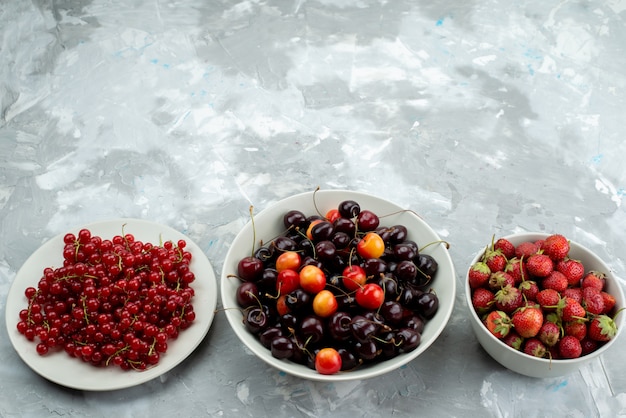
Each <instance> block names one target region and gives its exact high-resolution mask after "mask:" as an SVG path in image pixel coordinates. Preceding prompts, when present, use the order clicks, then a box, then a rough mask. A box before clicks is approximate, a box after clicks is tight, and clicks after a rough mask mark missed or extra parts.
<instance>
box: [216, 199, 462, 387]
mask: <svg viewBox="0 0 626 418" xmlns="http://www.w3.org/2000/svg"><path fill="white" fill-rule="evenodd" d="M315 194H317V195H319V196H323V197H324V198H326V199H331V200H333V201H336V203H339V202H340V201H341V200H346V199H353V200H355V201H357V202H360V201H378V202H380V203H382V204H383V205H385V206H387V207H389V208H390V209H392V210H393V211H402V212H403V213H406V214H407V216H410V217H412V218H414V221H415V222H417V223H419V224H420V225H421V226H422V227H423V228H425V230H426V231H428V233H429V235H433V236H434V237H436V238H437V240H441V238H440V237H439V235H438V234H437V233H436V231H435V230H434V229H433V228H432V227H431V226H430V225H429V224H428V223H426V221H425V220H424V219H423V218H422V217H421V216H420V215H418V214H417V213H416V212H414V211H412V210H407V209H405V208H402V207H401V206H399V205H398V204H396V203H394V202H392V201H390V200H388V199H385V198H382V197H379V196H376V195H374V194H371V193H366V192H360V191H353V190H343V189H329V190H322V189H317V190H315V191H308V192H303V193H298V194H295V195H291V196H288V197H286V198H284V199H280V200H278V201H275V202H273V203H271V204H269V205H268V206H267V207H266V208H264V209H263V210H261V211H260V212H258V213H257V214H255V215H254V219H255V223H257V224H258V222H259V220H260V219H264V218H266V217H271V216H277V215H275V214H274V215H273V212H275V211H276V210H277V209H278V208H279V207H280V206H284V205H286V204H287V203H289V202H297V201H300V200H301V199H305V198H307V199H313V196H314V195H315ZM359 199H360V200H359ZM294 209H297V207H294ZM362 209H367V207H364V206H363V205H362ZM393 215H396V213H395V212H393ZM281 219H282V215H281ZM381 224H382V222H381ZM390 225H391V224H390ZM251 229H252V221H251V220H249V221H248V222H247V223H246V224H245V225H244V226H243V227H242V228H241V230H240V231H239V232H238V233H237V235H236V236H235V238H234V239H233V240H232V241H231V244H230V245H231V246H230V248H229V250H228V252H227V254H226V257H225V258H224V264H223V268H222V272H221V274H220V280H221V283H220V293H221V301H222V305H223V308H224V309H225V311H226V317H227V319H228V322H229V324H230V326H231V328H232V329H233V331H234V332H235V334H236V335H237V337H238V338H239V339H240V340H241V342H242V343H243V344H244V345H245V346H246V347H247V348H248V349H249V350H251V351H252V352H253V353H254V354H255V355H256V356H257V357H259V358H260V359H261V360H263V361H264V362H265V363H266V364H268V365H271V366H273V367H274V368H276V369H277V370H279V371H281V372H284V373H287V374H290V375H293V376H297V377H300V378H304V379H308V380H314V381H327V382H339V381H351V380H363V379H369V378H372V377H375V376H380V375H383V374H386V373H388V372H390V371H393V370H396V369H398V368H400V367H402V366H406V365H407V364H408V363H409V362H411V361H413V360H415V359H416V358H417V357H418V356H419V355H421V353H423V352H424V351H426V350H427V349H428V348H429V347H430V346H431V345H432V344H433V343H434V342H435V341H436V340H437V339H438V338H439V336H440V335H441V333H442V332H443V331H444V329H445V327H446V326H447V324H448V322H449V320H450V317H451V316H452V312H453V310H454V305H455V300H456V294H457V293H456V290H457V289H456V269H455V266H454V262H453V260H452V257H451V255H450V251H449V249H447V248H445V246H436V247H434V248H435V249H434V250H433V251H442V254H443V256H444V258H443V259H438V260H437V262H438V263H439V265H443V264H444V263H445V264H446V265H447V268H448V269H449V272H448V275H449V279H448V281H447V282H446V287H447V288H448V289H449V290H448V292H449V293H450V300H446V301H445V304H440V308H439V312H438V313H437V314H438V315H441V317H440V318H441V319H439V321H438V322H439V325H438V326H437V328H436V329H434V330H433V332H432V338H431V339H429V340H428V341H423V340H422V342H421V343H420V345H419V346H418V347H417V349H416V350H414V351H412V352H409V353H404V354H399V355H398V356H396V357H394V358H393V359H389V360H385V361H382V362H379V363H376V364H372V365H367V366H364V367H363V368H362V369H358V370H352V371H343V372H339V373H336V374H332V375H323V374H320V373H318V372H316V371H315V370H313V369H310V368H309V367H307V366H306V365H302V364H299V363H295V362H292V361H290V360H280V359H276V358H274V357H272V356H271V354H270V351H269V350H268V349H267V348H265V347H264V346H262V345H261V344H260V342H259V341H258V339H257V338H256V337H254V336H253V335H252V334H250V333H249V332H248V331H247V330H246V329H245V328H244V327H242V326H241V316H239V317H238V318H237V317H236V316H235V315H233V314H232V313H230V312H229V311H232V309H227V308H232V307H233V306H232V305H231V304H230V303H229V301H228V300H227V297H226V293H231V291H230V290H229V286H230V285H229V284H228V283H227V282H226V281H227V280H229V279H232V277H228V276H229V274H230V273H231V272H232V268H231V265H229V264H232V262H233V261H234V254H233V253H232V251H233V244H234V243H235V242H237V241H239V240H241V239H244V238H243V237H245V236H246V234H250V233H251ZM261 238H263V237H261ZM258 239H259V236H257V241H258ZM441 241H443V240H441ZM439 247H441V248H443V250H437V248H439ZM427 326H428V323H427ZM250 339H252V340H250ZM248 341H251V342H252V344H248Z"/></svg>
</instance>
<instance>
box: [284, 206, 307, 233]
mask: <svg viewBox="0 0 626 418" xmlns="http://www.w3.org/2000/svg"><path fill="white" fill-rule="evenodd" d="M306 223H307V219H306V216H305V215H304V213H302V212H300V211H299V210H290V211H289V212H287V213H285V215H284V216H283V224H284V225H285V227H286V228H288V229H289V228H302V227H304V226H305V225H306Z"/></svg>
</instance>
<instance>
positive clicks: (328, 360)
mask: <svg viewBox="0 0 626 418" xmlns="http://www.w3.org/2000/svg"><path fill="white" fill-rule="evenodd" d="M341 366H342V362H341V355H340V354H339V352H338V351H337V350H335V349H334V348H332V347H325V348H322V349H321V350H319V352H317V354H316V355H315V370H317V372H318V373H320V374H335V373H337V372H339V371H340V370H341Z"/></svg>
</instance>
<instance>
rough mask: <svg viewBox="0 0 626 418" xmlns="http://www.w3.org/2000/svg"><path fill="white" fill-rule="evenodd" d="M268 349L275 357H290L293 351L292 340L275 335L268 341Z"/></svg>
mask: <svg viewBox="0 0 626 418" xmlns="http://www.w3.org/2000/svg"><path fill="white" fill-rule="evenodd" d="M270 351H271V353H272V356H274V357H276V358H279V359H288V358H291V357H292V356H293V352H294V344H293V341H292V340H290V339H289V338H287V337H283V336H282V335H281V336H278V337H275V338H274V339H273V340H272V342H271V343H270Z"/></svg>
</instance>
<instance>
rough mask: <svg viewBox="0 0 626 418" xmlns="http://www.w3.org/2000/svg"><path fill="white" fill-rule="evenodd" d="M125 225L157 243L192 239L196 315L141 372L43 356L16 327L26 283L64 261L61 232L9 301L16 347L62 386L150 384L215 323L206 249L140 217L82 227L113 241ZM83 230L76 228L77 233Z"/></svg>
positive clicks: (26, 270)
mask: <svg viewBox="0 0 626 418" xmlns="http://www.w3.org/2000/svg"><path fill="white" fill-rule="evenodd" d="M123 225H125V226H124V233H130V234H133V235H134V236H135V238H136V239H137V240H140V241H143V242H150V243H153V244H155V245H157V244H159V243H160V242H165V241H169V240H171V241H173V242H174V243H175V242H177V241H178V240H179V239H184V240H185V241H186V243H187V246H186V248H185V249H186V250H187V251H189V252H190V253H191V254H192V256H193V257H192V260H191V263H190V268H191V270H192V271H193V272H194V274H195V275H196V279H195V280H194V282H193V283H192V284H191V286H192V287H193V289H194V291H195V296H194V298H193V300H192V303H193V307H194V311H195V312H196V319H195V320H194V322H193V324H192V325H191V326H190V327H189V328H187V329H186V330H184V331H181V332H180V334H179V336H178V338H177V339H175V340H169V341H168V348H167V351H166V352H165V353H164V354H163V355H162V356H161V359H160V360H159V363H158V364H157V365H155V366H153V367H151V368H149V369H146V370H144V371H141V372H139V371H134V370H128V371H123V370H122V369H120V368H119V367H95V366H92V365H90V364H88V363H84V362H82V361H80V360H78V359H76V358H71V357H70V356H68V355H67V354H66V353H65V352H64V351H63V350H61V351H59V352H54V353H49V354H47V355H46V356H40V355H39V354H37V351H36V344H35V343H34V342H31V341H27V340H26V338H25V337H24V336H23V335H22V334H20V333H19V332H18V331H17V328H16V325H17V323H18V321H19V311H20V310H21V309H24V308H26V307H27V299H26V297H25V296H24V290H25V289H26V287H28V286H33V287H35V288H36V287H37V283H38V282H39V279H40V278H41V275H42V272H43V269H44V268H46V267H53V268H56V267H60V266H61V265H62V261H63V255H62V251H63V246H64V244H63V236H64V235H65V233H63V234H60V235H58V236H56V237H54V238H53V239H51V240H49V241H48V242H46V243H45V244H44V245H42V246H41V247H40V248H39V249H37V251H35V252H34V253H33V254H32V255H31V256H30V257H29V258H28V260H26V263H24V265H23V266H22V268H21V269H20V270H19V271H18V273H17V275H16V276H15V280H14V281H13V284H12V285H11V289H10V290H9V294H8V296H7V303H6V323H7V330H8V333H9V337H10V339H11V343H12V344H13V347H14V348H15V350H16V351H17V353H18V354H19V356H20V357H21V358H22V360H24V362H25V363H26V364H27V365H28V366H30V368H31V369H33V370H34V371H35V372H37V373H38V374H40V375H41V376H43V377H45V378H46V379H48V380H50V381H52V382H55V383H57V384H59V385H63V386H67V387H69V388H74V389H80V390H90V391H106V390H116V389H123V388H127V387H131V386H135V385H139V384H142V383H145V382H147V381H149V380H151V379H154V378H155V377H158V376H160V375H162V374H163V373H166V372H167V371H169V370H171V369H172V368H174V367H176V366H177V365H178V364H179V363H181V362H182V361H183V360H185V359H186V358H187V357H188V356H189V355H190V354H191V353H192V352H193V351H194V350H195V349H196V347H197V346H198V345H199V344H200V342H201V341H202V340H203V339H204V337H205V336H206V334H207V333H208V331H209V328H210V326H211V323H212V322H213V316H214V310H215V307H216V304H217V282H216V278H215V273H214V271H213V266H211V263H210V262H209V260H208V259H207V257H206V255H205V254H204V252H203V251H202V250H201V249H200V247H198V246H197V245H196V244H195V243H194V242H192V241H191V240H190V239H189V238H187V237H186V236H185V235H183V234H181V233H180V232H178V231H176V230H174V229H172V228H170V227H168V226H164V225H160V224H156V223H153V222H150V221H145V220H140V219H116V220H110V221H103V222H96V223H92V224H89V225H85V226H83V227H81V228H88V229H89V230H90V231H91V233H92V235H98V236H100V237H102V238H103V239H111V238H113V236H115V235H121V232H122V226H123ZM81 228H77V229H76V230H75V231H71V232H73V233H74V234H77V233H78V231H79V230H80V229H81ZM68 232H70V231H68Z"/></svg>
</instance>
